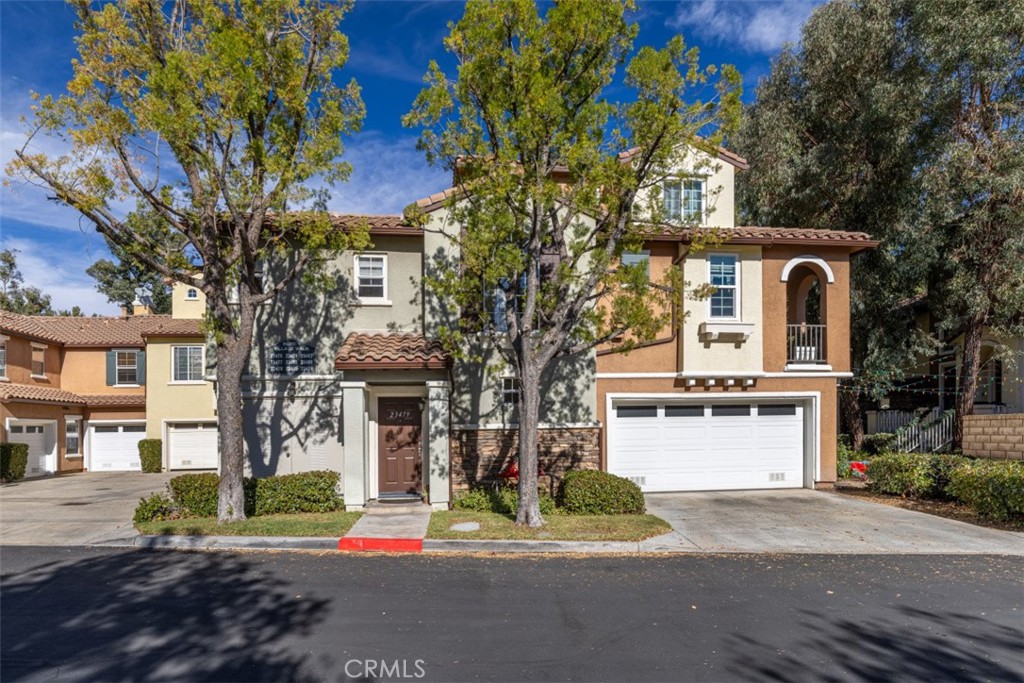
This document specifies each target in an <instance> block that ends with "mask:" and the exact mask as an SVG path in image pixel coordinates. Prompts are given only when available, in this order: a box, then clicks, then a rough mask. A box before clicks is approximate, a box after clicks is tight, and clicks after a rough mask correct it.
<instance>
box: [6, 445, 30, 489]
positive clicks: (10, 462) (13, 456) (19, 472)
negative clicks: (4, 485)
mask: <svg viewBox="0 0 1024 683" xmlns="http://www.w3.org/2000/svg"><path fill="white" fill-rule="evenodd" d="M26 467H28V444H27V443H0V479H3V480H5V481H19V480H21V479H24V478H25V468H26Z"/></svg>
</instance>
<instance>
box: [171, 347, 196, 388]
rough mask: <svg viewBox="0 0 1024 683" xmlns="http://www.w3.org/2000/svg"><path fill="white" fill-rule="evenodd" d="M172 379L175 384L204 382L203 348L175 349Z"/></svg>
mask: <svg viewBox="0 0 1024 683" xmlns="http://www.w3.org/2000/svg"><path fill="white" fill-rule="evenodd" d="M171 379H172V381H174V382H201V381H202V380H203V347H202V346H175V347H174V349H173V352H172V367H171Z"/></svg>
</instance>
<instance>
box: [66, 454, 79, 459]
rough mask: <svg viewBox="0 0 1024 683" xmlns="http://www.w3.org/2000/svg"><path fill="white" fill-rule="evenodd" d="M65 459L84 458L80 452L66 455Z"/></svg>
mask: <svg viewBox="0 0 1024 683" xmlns="http://www.w3.org/2000/svg"><path fill="white" fill-rule="evenodd" d="M64 459H65V460H81V459H82V454H81V453H78V454H77V455H65V456H64Z"/></svg>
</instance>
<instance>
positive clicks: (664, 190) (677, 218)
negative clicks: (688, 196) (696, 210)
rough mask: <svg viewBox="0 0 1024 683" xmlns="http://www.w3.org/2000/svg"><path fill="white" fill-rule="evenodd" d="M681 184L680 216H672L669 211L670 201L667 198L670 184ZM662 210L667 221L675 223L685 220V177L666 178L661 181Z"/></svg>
mask: <svg viewBox="0 0 1024 683" xmlns="http://www.w3.org/2000/svg"><path fill="white" fill-rule="evenodd" d="M670 184H672V185H679V216H672V215H671V214H670V213H669V208H668V203H667V202H666V200H665V197H666V195H667V194H668V186H669V185H670ZM661 210H662V211H663V212H664V213H665V221H666V222H668V223H674V222H676V221H682V220H683V179H682V178H665V180H663V181H662V182H661Z"/></svg>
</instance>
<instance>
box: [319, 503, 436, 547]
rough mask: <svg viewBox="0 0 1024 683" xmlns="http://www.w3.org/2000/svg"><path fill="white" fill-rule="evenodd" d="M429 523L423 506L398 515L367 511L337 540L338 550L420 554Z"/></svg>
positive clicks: (426, 510)
mask: <svg viewBox="0 0 1024 683" xmlns="http://www.w3.org/2000/svg"><path fill="white" fill-rule="evenodd" d="M429 524H430V508H429V507H427V506H422V507H421V508H418V509H416V511H415V512H407V513H400V514H395V513H392V512H387V513H383V514H382V513H374V512H367V513H366V514H364V515H363V516H362V517H360V518H359V521H357V522H356V523H355V524H354V525H352V528H351V529H349V532H348V533H347V534H345V535H344V536H343V537H342V538H341V540H339V541H338V550H370V551H379V552H413V553H418V552H422V551H423V539H424V538H426V537H427V526H428V525H429Z"/></svg>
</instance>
